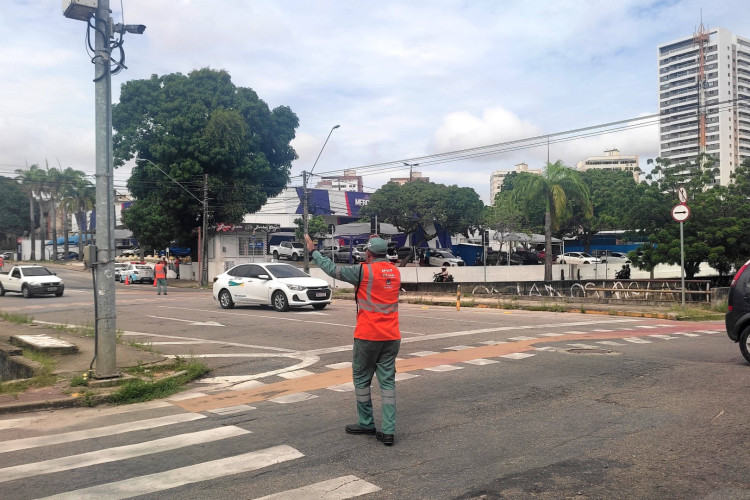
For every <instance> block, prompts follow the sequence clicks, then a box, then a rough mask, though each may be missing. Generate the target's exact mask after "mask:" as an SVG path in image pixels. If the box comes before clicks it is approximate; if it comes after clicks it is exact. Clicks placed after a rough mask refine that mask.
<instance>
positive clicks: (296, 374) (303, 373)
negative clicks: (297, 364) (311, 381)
mask: <svg viewBox="0 0 750 500" xmlns="http://www.w3.org/2000/svg"><path fill="white" fill-rule="evenodd" d="M308 375H315V374H314V373H313V372H309V371H307V370H295V371H293V372H286V373H279V377H281V378H285V379H292V378H301V377H307V376H308Z"/></svg>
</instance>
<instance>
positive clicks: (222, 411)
mask: <svg viewBox="0 0 750 500" xmlns="http://www.w3.org/2000/svg"><path fill="white" fill-rule="evenodd" d="M254 409H255V407H254V406H250V405H235V406H227V407H226V408H217V409H215V410H208V411H209V413H215V414H217V415H236V414H238V413H245V412H247V411H250V410H254Z"/></svg>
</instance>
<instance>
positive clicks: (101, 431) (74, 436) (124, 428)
mask: <svg viewBox="0 0 750 500" xmlns="http://www.w3.org/2000/svg"><path fill="white" fill-rule="evenodd" d="M201 418H206V416H205V415H200V414H197V413H179V414H177V415H169V416H166V417H157V418H150V419H148V420H137V421H135V422H126V423H124V424H116V425H110V426H107V427H99V428H96V429H86V430H82V431H72V432H63V433H61V434H54V435H51V436H38V437H31V438H23V439H14V440H11V441H4V442H0V453H7V452H9V451H18V450H27V449H29V448H37V447H39V446H50V445H53V444H61V443H71V442H73V441H82V440H84V439H95V438H100V437H106V436H112V435H114V434H123V433H126V432H133V431H142V430H145V429H154V428H156V427H164V426H166V425H174V424H180V423H183V422H191V421H193V420H198V419H201Z"/></svg>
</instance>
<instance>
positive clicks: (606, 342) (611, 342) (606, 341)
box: [597, 340, 625, 345]
mask: <svg viewBox="0 0 750 500" xmlns="http://www.w3.org/2000/svg"><path fill="white" fill-rule="evenodd" d="M597 344H604V345H625V344H623V343H622V342H615V341H614V340H600V341H599V342H597Z"/></svg>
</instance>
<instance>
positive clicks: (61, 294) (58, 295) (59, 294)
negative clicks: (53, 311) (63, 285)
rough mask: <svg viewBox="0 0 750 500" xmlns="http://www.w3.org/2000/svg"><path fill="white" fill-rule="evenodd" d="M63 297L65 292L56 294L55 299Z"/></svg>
mask: <svg viewBox="0 0 750 500" xmlns="http://www.w3.org/2000/svg"><path fill="white" fill-rule="evenodd" d="M62 296H63V292H56V293H55V297H62Z"/></svg>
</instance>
